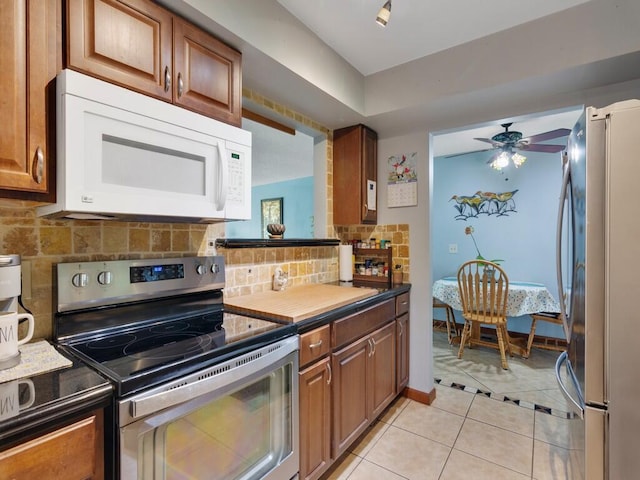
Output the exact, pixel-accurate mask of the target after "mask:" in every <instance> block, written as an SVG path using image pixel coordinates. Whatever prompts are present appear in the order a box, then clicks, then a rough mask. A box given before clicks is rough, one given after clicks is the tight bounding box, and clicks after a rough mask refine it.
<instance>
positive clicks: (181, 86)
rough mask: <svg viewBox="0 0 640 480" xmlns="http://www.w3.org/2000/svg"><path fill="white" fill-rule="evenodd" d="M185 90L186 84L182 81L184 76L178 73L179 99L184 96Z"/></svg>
mask: <svg viewBox="0 0 640 480" xmlns="http://www.w3.org/2000/svg"><path fill="white" fill-rule="evenodd" d="M183 90H184V82H183V81H182V74H181V73H178V98H180V97H181V96H182V91H183Z"/></svg>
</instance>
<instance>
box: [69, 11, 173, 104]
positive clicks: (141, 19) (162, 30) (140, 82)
mask: <svg viewBox="0 0 640 480" xmlns="http://www.w3.org/2000/svg"><path fill="white" fill-rule="evenodd" d="M67 5H68V7H67V21H68V28H67V63H68V66H69V67H71V68H73V69H75V70H80V71H82V72H85V73H87V74H89V75H93V76H96V77H99V78H102V79H103V80H107V81H110V82H113V83H117V84H120V85H122V86H125V87H128V88H131V89H133V90H137V91H139V92H142V93H146V94H148V95H152V96H154V97H157V98H161V99H164V100H167V101H171V100H172V91H171V79H172V68H173V65H172V61H173V60H172V58H173V55H172V49H173V45H172V35H173V34H172V15H171V13H170V12H168V11H167V10H165V9H164V8H162V7H160V6H158V5H155V4H153V3H151V2H149V1H147V0H127V1H126V2H124V1H123V2H121V1H118V0H68V1H67Z"/></svg>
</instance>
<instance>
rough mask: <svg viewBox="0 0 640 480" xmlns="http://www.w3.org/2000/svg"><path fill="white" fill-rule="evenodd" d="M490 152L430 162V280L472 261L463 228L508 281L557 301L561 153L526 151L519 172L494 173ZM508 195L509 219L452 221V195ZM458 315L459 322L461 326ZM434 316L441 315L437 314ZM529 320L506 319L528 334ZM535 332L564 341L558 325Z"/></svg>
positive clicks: (490, 217) (540, 326) (541, 324)
mask: <svg viewBox="0 0 640 480" xmlns="http://www.w3.org/2000/svg"><path fill="white" fill-rule="evenodd" d="M491 153H492V152H490V151H489V152H477V153H473V154H468V155H463V156H459V157H453V158H444V157H436V158H434V163H433V167H434V169H433V171H434V182H433V185H434V186H433V203H432V217H431V226H432V239H431V240H432V241H431V245H432V254H431V258H432V275H433V277H432V278H433V279H434V281H435V280H436V279H438V278H441V277H445V276H453V275H455V274H456V273H457V271H458V267H459V266H460V264H462V263H463V262H465V261H467V260H471V259H473V258H475V257H476V255H477V253H476V250H475V247H474V245H473V241H472V239H471V237H469V236H468V235H465V233H464V230H465V227H467V226H472V227H473V228H474V237H475V239H476V241H477V243H478V248H479V249H480V253H481V254H482V256H483V257H484V258H486V259H488V260H490V259H496V258H499V259H503V260H504V261H503V262H500V263H501V266H502V267H503V268H504V269H505V271H506V272H507V275H508V276H509V279H510V280H512V281H514V280H515V281H518V280H520V281H528V282H538V283H543V284H545V285H546V286H547V288H548V289H549V291H550V292H551V294H552V295H553V296H554V297H555V298H556V299H557V298H558V294H557V291H558V290H557V280H556V269H555V260H556V252H555V231H556V222H557V210H558V202H559V196H560V186H561V182H562V162H561V157H560V154H541V153H527V154H526V156H527V161H526V163H525V164H524V165H522V166H521V167H520V168H517V169H516V168H515V167H513V166H509V167H508V168H506V169H504V170H502V171H500V172H499V171H496V170H494V169H492V168H491V167H489V165H487V163H486V162H487V160H488V158H489V157H490V156H491ZM479 190H480V191H483V192H495V193H501V192H510V191H513V190H518V192H517V193H516V194H515V195H514V197H513V199H514V203H515V209H516V211H515V212H509V213H508V215H505V216H498V215H484V214H480V215H479V216H478V217H477V218H468V219H466V220H456V219H455V218H454V217H455V216H456V214H457V213H458V212H457V210H456V209H455V208H454V205H455V201H454V200H451V197H452V196H453V195H468V196H472V195H473V194H475V193H476V192H477V191H479ZM450 244H457V246H458V253H457V254H451V253H449V245H450ZM459 314H460V312H456V317H457V321H459V322H462V318H461V316H459ZM436 316H437V317H438V318H440V317H441V316H440V315H438V314H437V313H436ZM530 326H531V320H530V318H529V317H528V316H523V317H518V318H516V319H510V320H509V330H512V331H519V332H528V331H529V329H530ZM536 333H537V334H540V335H544V336H555V337H560V338H562V337H563V333H562V329H561V327H560V326H558V325H552V324H548V323H546V322H539V323H538V325H537V328H536Z"/></svg>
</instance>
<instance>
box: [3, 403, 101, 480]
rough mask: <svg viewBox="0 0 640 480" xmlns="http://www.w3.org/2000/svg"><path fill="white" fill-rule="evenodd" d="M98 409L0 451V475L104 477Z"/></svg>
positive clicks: (74, 479)
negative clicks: (86, 415)
mask: <svg viewBox="0 0 640 480" xmlns="http://www.w3.org/2000/svg"><path fill="white" fill-rule="evenodd" d="M103 432H104V428H103V415H102V410H96V411H94V412H93V413H92V414H91V415H89V416H88V417H85V418H82V419H80V420H78V421H75V422H73V423H71V424H69V425H66V426H64V427H61V428H59V429H57V430H54V431H53V432H50V433H47V434H45V435H42V436H41V437H38V438H35V439H33V440H30V441H28V442H25V443H23V444H21V445H18V446H16V447H13V448H10V449H9V450H6V451H4V452H0V478H2V479H5V478H6V479H12V480H33V479H37V480H60V479H65V480H102V479H104V441H103V438H104V436H103V435H104V433H103Z"/></svg>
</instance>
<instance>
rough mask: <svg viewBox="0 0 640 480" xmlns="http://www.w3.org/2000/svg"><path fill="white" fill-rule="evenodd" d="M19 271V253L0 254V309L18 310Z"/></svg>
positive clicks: (19, 291)
mask: <svg viewBox="0 0 640 480" xmlns="http://www.w3.org/2000/svg"><path fill="white" fill-rule="evenodd" d="M21 273H22V271H21V262H20V255H0V311H3V312H17V311H18V297H19V296H20V294H21V293H22V280H21Z"/></svg>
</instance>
